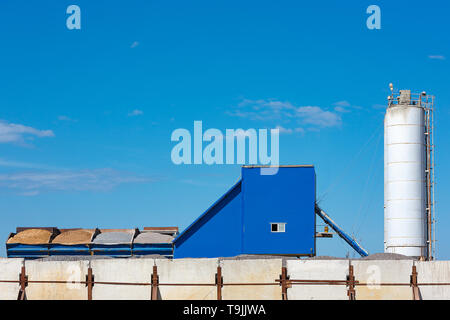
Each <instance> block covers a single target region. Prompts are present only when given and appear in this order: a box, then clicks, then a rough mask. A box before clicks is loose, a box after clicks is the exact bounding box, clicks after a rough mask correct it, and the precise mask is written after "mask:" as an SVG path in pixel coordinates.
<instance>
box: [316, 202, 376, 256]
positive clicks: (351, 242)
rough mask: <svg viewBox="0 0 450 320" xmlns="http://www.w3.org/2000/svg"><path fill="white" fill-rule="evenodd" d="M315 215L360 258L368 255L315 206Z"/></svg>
mask: <svg viewBox="0 0 450 320" xmlns="http://www.w3.org/2000/svg"><path fill="white" fill-rule="evenodd" d="M315 211H316V214H317V215H318V216H319V217H321V218H322V220H323V221H324V222H325V223H326V224H327V225H329V226H330V227H331V228H332V229H333V230H334V231H336V233H337V234H338V235H339V236H340V237H341V238H342V239H344V241H345V242H347V243H348V244H349V245H350V247H352V248H353V249H355V251H356V252H358V253H359V254H360V255H361V257H367V256H368V255H369V253H368V252H367V251H366V250H365V249H364V248H363V247H361V246H360V245H359V243H358V242H356V240H355V239H353V238H352V237H350V236H349V235H348V234H347V233H346V232H345V231H344V230H342V229H341V227H339V226H338V225H337V224H336V222H334V221H333V220H332V219H331V218H330V217H329V216H328V215H327V214H326V213H325V211H323V210H322V209H320V207H319V206H318V205H317V204H316V208H315Z"/></svg>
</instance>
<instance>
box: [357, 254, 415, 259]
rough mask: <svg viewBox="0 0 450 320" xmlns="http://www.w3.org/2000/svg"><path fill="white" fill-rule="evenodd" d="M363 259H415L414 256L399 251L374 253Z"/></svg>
mask: <svg viewBox="0 0 450 320" xmlns="http://www.w3.org/2000/svg"><path fill="white" fill-rule="evenodd" d="M361 260H414V258H412V257H408V256H404V255H402V254H398V253H374V254H371V255H369V256H367V257H364V258H361Z"/></svg>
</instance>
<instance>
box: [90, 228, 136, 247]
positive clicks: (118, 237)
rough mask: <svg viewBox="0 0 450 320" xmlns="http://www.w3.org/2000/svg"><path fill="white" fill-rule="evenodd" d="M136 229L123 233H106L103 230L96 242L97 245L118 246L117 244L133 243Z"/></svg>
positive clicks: (94, 241)
mask: <svg viewBox="0 0 450 320" xmlns="http://www.w3.org/2000/svg"><path fill="white" fill-rule="evenodd" d="M133 236H134V229H133V230H123V231H105V230H101V233H99V234H98V235H97V236H96V237H95V238H94V240H93V241H92V242H93V243H96V244H116V243H131V242H132V241H133Z"/></svg>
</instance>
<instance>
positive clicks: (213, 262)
mask: <svg viewBox="0 0 450 320" xmlns="http://www.w3.org/2000/svg"><path fill="white" fill-rule="evenodd" d="M156 265H157V266H158V275H159V282H160V283H201V284H203V283H204V284H214V283H215V274H216V272H217V266H218V259H214V258H210V259H176V260H173V261H172V260H164V259H160V260H156ZM158 299H162V300H216V299H217V288H216V287H215V286H160V287H159V288H158Z"/></svg>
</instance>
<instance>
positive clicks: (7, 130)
mask: <svg viewBox="0 0 450 320" xmlns="http://www.w3.org/2000/svg"><path fill="white" fill-rule="evenodd" d="M54 136H55V134H54V133H53V131H52V130H39V129H35V128H33V127H28V126H25V125H22V124H15V123H9V122H7V121H5V120H0V143H17V144H25V141H26V140H31V139H33V138H34V137H39V138H43V137H54Z"/></svg>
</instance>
